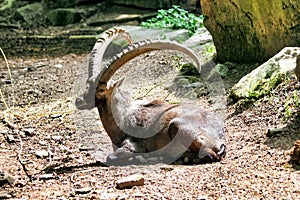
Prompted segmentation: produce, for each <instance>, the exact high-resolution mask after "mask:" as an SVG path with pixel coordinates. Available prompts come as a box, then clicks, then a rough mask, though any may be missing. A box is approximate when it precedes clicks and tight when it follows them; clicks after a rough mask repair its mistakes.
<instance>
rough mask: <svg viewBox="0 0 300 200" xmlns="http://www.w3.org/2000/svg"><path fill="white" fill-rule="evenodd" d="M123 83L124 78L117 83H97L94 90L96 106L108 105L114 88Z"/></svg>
mask: <svg viewBox="0 0 300 200" xmlns="http://www.w3.org/2000/svg"><path fill="white" fill-rule="evenodd" d="M123 81H124V78H122V79H120V80H118V81H117V82H113V81H108V82H99V84H98V87H97V89H96V106H97V107H98V106H101V105H102V106H103V105H104V104H106V103H110V102H111V99H112V94H113V92H114V91H115V89H116V88H118V87H120V86H121V85H122V83H123Z"/></svg>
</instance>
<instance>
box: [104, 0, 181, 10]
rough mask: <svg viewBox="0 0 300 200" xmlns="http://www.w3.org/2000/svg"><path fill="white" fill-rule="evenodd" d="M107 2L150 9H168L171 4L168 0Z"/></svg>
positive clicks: (119, 0)
mask: <svg viewBox="0 0 300 200" xmlns="http://www.w3.org/2000/svg"><path fill="white" fill-rule="evenodd" d="M109 2H110V3H115V4H120V5H128V6H136V7H141V8H150V9H159V8H168V7H170V6H171V3H172V2H171V1H170V0H111V1H109ZM177 3H178V2H177Z"/></svg>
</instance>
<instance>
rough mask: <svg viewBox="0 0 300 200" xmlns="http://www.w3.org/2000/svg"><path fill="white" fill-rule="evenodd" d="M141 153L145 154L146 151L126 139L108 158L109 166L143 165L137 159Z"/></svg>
mask: <svg viewBox="0 0 300 200" xmlns="http://www.w3.org/2000/svg"><path fill="white" fill-rule="evenodd" d="M141 152H144V149H143V148H142V147H141V146H140V145H139V144H138V143H135V142H133V141H131V140H130V139H126V140H124V142H123V143H122V145H121V147H120V148H118V149H116V150H115V152H114V153H112V154H110V155H109V156H108V157H107V158H106V162H107V164H109V165H128V164H143V163H141V162H140V160H139V159H135V158H136V156H137V155H139V153H141Z"/></svg>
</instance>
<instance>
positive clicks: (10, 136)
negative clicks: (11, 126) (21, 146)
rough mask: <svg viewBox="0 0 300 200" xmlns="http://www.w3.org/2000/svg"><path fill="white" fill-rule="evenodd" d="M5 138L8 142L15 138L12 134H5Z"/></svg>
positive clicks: (13, 140)
mask: <svg viewBox="0 0 300 200" xmlns="http://www.w3.org/2000/svg"><path fill="white" fill-rule="evenodd" d="M6 139H7V142H8V143H13V142H15V141H16V139H15V137H14V136H13V135H7V137H6Z"/></svg>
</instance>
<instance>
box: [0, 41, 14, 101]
mask: <svg viewBox="0 0 300 200" xmlns="http://www.w3.org/2000/svg"><path fill="white" fill-rule="evenodd" d="M0 51H1V53H2V55H3V58H4V60H5V63H6V67H7V71H8V75H9V78H10V81H11V85H12V93H13V94H12V98H13V106H14V104H15V85H14V81H13V79H12V75H11V71H10V67H9V65H8V61H7V59H6V56H5V54H4V52H3V50H2V48H1V47H0Z"/></svg>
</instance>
